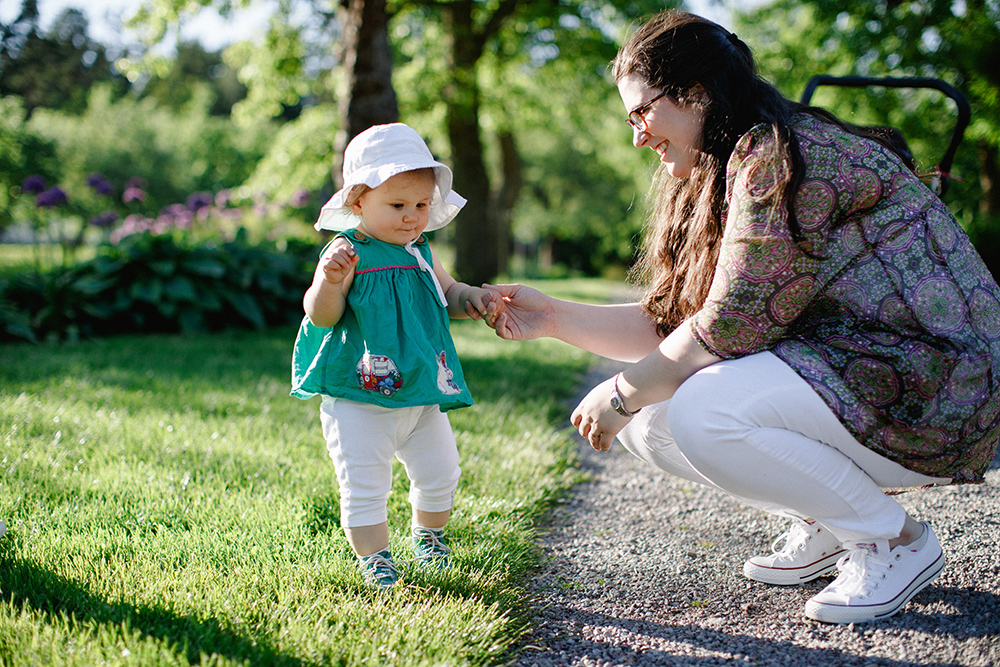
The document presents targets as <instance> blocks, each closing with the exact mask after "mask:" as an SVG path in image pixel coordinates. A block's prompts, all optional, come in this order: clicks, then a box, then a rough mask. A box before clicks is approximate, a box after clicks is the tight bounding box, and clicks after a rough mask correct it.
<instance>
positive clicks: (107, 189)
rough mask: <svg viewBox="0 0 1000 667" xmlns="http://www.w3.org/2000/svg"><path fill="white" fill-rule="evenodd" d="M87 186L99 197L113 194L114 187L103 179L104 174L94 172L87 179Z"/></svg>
mask: <svg viewBox="0 0 1000 667" xmlns="http://www.w3.org/2000/svg"><path fill="white" fill-rule="evenodd" d="M87 185H89V186H90V189H91V190H93V191H94V192H96V193H97V194H99V195H113V194H114V193H115V189H114V187H113V186H112V185H111V183H109V182H108V179H106V178H104V174H98V173H96V172H95V173H93V174H91V175H90V176H88V177H87Z"/></svg>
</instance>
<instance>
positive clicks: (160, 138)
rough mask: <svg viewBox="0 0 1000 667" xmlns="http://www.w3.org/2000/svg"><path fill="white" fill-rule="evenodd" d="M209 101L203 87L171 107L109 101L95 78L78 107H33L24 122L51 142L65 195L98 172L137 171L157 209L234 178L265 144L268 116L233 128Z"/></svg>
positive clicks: (115, 178) (120, 178)
mask: <svg viewBox="0 0 1000 667" xmlns="http://www.w3.org/2000/svg"><path fill="white" fill-rule="evenodd" d="M209 107H210V102H209V100H208V97H207V95H206V94H205V93H204V92H203V93H201V94H196V96H195V98H194V99H193V101H192V102H191V104H190V105H188V107H186V108H185V109H184V110H182V111H180V112H176V113H175V112H173V111H172V110H170V109H169V108H166V107H161V106H158V105H157V104H156V102H155V100H152V99H147V100H142V101H136V100H134V99H132V98H124V99H120V100H117V101H115V100H113V99H112V96H111V94H110V92H109V91H108V90H107V89H105V88H101V87H100V86H98V87H96V88H95V89H94V91H93V92H92V93H91V96H90V101H89V105H88V107H87V111H86V112H85V113H83V114H82V115H80V116H75V115H71V114H66V113H62V112H57V111H48V110H39V111H38V112H37V113H36V114H35V115H34V116H33V117H32V118H31V120H30V121H29V123H28V128H29V130H30V131H32V132H33V133H34V134H36V135H37V136H39V137H42V138H44V139H45V140H47V141H49V142H51V143H52V144H54V145H56V147H57V156H58V160H59V165H60V171H61V174H60V176H61V179H60V180H61V181H63V182H65V183H66V184H67V187H68V193H69V195H70V200H71V201H72V200H73V199H74V196H75V195H78V194H81V192H82V190H79V189H80V188H82V187H83V186H84V184H85V183H86V177H87V175H89V174H91V173H94V172H98V173H101V174H104V176H105V177H107V178H108V180H110V181H111V182H112V183H118V184H121V183H125V182H127V181H129V180H130V179H132V178H136V177H139V178H141V179H143V180H144V181H145V182H146V184H147V185H146V188H145V189H146V192H147V194H148V196H149V199H148V201H147V202H146V206H147V207H148V208H150V209H152V210H156V209H158V208H161V207H164V206H167V205H169V204H173V203H175V202H179V201H184V200H185V199H186V197H187V196H188V195H189V194H190V193H192V192H199V191H210V192H216V191H218V190H222V189H225V188H232V187H236V186H239V185H240V184H241V183H243V181H244V180H246V178H247V177H248V176H249V175H250V173H251V172H252V171H253V169H254V167H255V165H256V164H257V162H258V161H259V160H260V158H261V157H262V156H263V155H264V153H265V152H266V151H267V149H268V147H269V145H270V143H271V141H272V138H273V133H274V131H275V129H276V128H275V127H273V126H272V125H271V124H270V123H268V122H267V121H262V122H259V123H257V124H255V125H252V126H246V127H242V128H237V127H235V126H234V125H233V124H232V123H230V122H228V120H226V119H222V118H217V117H213V116H211V115H210V114H209V112H208V111H209ZM74 188H76V190H75V189H74Z"/></svg>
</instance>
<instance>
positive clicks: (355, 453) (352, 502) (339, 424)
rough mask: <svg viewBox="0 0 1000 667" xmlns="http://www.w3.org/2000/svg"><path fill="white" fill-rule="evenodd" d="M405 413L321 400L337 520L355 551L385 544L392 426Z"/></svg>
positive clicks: (362, 552) (371, 550)
mask: <svg viewBox="0 0 1000 667" xmlns="http://www.w3.org/2000/svg"><path fill="white" fill-rule="evenodd" d="M403 412H405V409H404V410H392V409H388V408H382V407H379V406H375V405H368V404H366V403H357V402H355V401H347V400H343V399H331V398H326V399H324V400H323V404H322V408H321V410H320V419H321V421H322V424H323V435H324V437H325V438H326V446H327V450H328V451H329V453H330V458H331V459H333V463H334V467H335V468H336V471H337V482H338V484H339V486H340V523H341V525H342V526H343V527H344V532H345V533H346V535H347V541H348V542H350V544H351V547H353V548H354V550H355V552H356V553H357V554H358V555H359V556H367V555H370V554H373V553H375V552H377V551H382V550H384V549H386V548H387V547H388V546H389V528H388V523H387V519H388V515H387V511H386V505H387V503H388V498H389V490H390V488H391V486H392V459H393V457H394V455H395V441H396V434H397V429H396V427H397V424H398V420H399V417H400V416H401V415H402V414H403Z"/></svg>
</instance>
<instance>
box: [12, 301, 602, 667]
mask: <svg viewBox="0 0 1000 667" xmlns="http://www.w3.org/2000/svg"><path fill="white" fill-rule="evenodd" d="M453 331H454V336H455V338H456V344H457V346H458V349H459V353H460V356H461V357H462V360H463V362H462V363H463V367H464V368H465V373H466V376H467V378H468V380H469V384H470V388H471V389H472V393H473V396H474V398H475V399H476V406H475V407H473V408H470V409H465V410H456V411H453V412H451V413H449V417H450V419H451V421H452V424H453V428H454V430H455V432H456V437H457V439H458V442H459V448H460V452H461V455H462V461H461V465H462V469H463V477H462V482H461V485H460V487H459V489H458V492H457V496H456V507H455V511H454V516H453V519H452V521H451V523H450V524H449V537H450V540H451V544H452V547H453V549H454V560H455V568H453V569H452V570H451V571H449V572H445V573H435V572H425V571H422V570H419V569H418V568H416V567H414V566H413V565H411V564H409V563H405V562H404V563H403V564H402V567H401V569H402V572H403V577H402V579H401V582H400V584H398V585H397V587H396V588H394V589H393V590H392V591H390V592H388V593H375V592H373V591H371V590H369V589H367V588H366V587H365V586H364V585H363V584H362V581H361V577H360V574H359V573H358V570H357V567H356V564H355V561H354V557H353V554H352V552H351V550H350V548H349V547H348V545H347V542H346V540H345V539H344V537H343V533H342V531H341V529H340V527H339V519H340V513H339V502H340V500H339V492H338V489H337V484H336V478H335V475H334V470H333V464H332V463H331V462H330V461H329V458H328V454H327V452H326V448H325V444H324V442H323V440H322V436H321V433H320V428H319V420H318V407H319V401H318V399H312V400H309V401H299V400H297V399H293V398H290V397H289V396H288V390H289V374H290V371H289V362H290V356H291V348H292V342H293V340H294V334H295V332H294V330H293V329H280V330H268V331H264V332H255V333H249V332H243V331H235V332H229V333H224V334H219V335H212V336H190V337H182V336H136V337H122V338H109V339H100V340H92V341H87V342H83V343H79V344H75V345H64V346H61V347H50V346H36V345H27V344H23V345H7V346H2V347H0V355H2V356H3V358H4V364H3V367H2V368H0V436H2V438H0V517H2V518H3V519H4V520H5V521H6V522H7V524H8V526H9V532H8V534H7V535H6V536H5V537H4V538H3V539H2V540H0V600H2V602H0V651H2V653H3V654H4V655H6V656H12V658H11V662H9V664H10V665H12V666H16V665H33V664H56V663H58V664H66V665H91V664H96V663H99V662H107V663H109V664H142V665H168V664H169V665H174V664H179V663H181V664H183V663H185V662H202V664H205V660H207V661H208V663H209V664H218V665H230V664H254V665H259V664H270V665H286V664H287V665H302V664H316V665H319V664H331V663H335V664H340V665H360V664H373V663H375V664H380V663H385V662H386V661H389V662H392V663H394V664H401V665H404V664H430V663H434V662H440V661H447V662H452V663H454V662H462V663H467V664H485V663H488V662H493V661H496V660H498V659H499V656H501V655H502V654H503V653H504V651H506V650H508V649H509V648H510V647H511V646H512V645H513V644H514V643H515V642H516V641H517V638H518V637H519V635H520V633H521V632H522V631H523V630H524V627H525V616H524V614H525V607H524V604H525V600H524V595H523V594H522V589H521V586H523V585H524V582H525V576H526V574H527V572H529V571H530V569H531V568H532V567H534V566H535V565H536V564H537V559H538V553H537V548H536V547H535V546H534V539H535V530H536V524H537V523H538V521H539V520H540V519H541V518H543V517H544V515H545V513H546V512H547V511H548V509H549V508H550V507H551V505H552V504H553V503H554V502H555V501H556V500H557V499H558V498H559V497H561V495H562V494H564V493H565V492H566V489H568V487H569V486H571V485H572V484H573V483H574V482H575V481H576V480H577V479H578V476H579V473H578V471H577V470H576V469H575V468H574V463H575V458H574V454H573V445H572V441H571V440H570V438H569V437H568V434H567V432H566V422H565V420H566V407H565V405H564V404H563V401H564V400H565V399H566V397H567V396H569V395H571V394H572V392H573V391H574V390H575V388H576V385H577V383H578V382H579V378H580V376H581V374H582V373H583V372H584V371H585V370H586V368H587V366H588V364H589V363H590V358H589V357H588V356H587V355H585V354H582V353H579V352H578V351H576V350H575V349H573V348H570V347H569V346H566V345H564V344H562V343H559V342H557V341H536V342H530V343H509V342H505V341H502V340H500V339H498V338H496V336H495V335H494V334H493V332H492V331H490V330H489V329H488V328H487V327H485V326H484V325H482V323H474V322H466V321H459V322H455V326H454V328H453ZM407 487H408V483H407V481H406V477H405V475H404V474H403V471H402V469H401V467H400V466H398V465H397V466H396V468H395V476H394V481H393V487H392V492H391V497H390V502H389V512H390V524H391V527H392V541H393V545H394V549H397V550H398V553H399V554H401V560H402V561H405V560H406V558H408V556H407V553H406V552H407V550H408V544H407V542H406V539H405V535H406V534H407V532H408V527H409V518H410V517H409V512H410V509H409V505H408V502H407V490H408V488H407ZM209 656H211V657H210V658H209Z"/></svg>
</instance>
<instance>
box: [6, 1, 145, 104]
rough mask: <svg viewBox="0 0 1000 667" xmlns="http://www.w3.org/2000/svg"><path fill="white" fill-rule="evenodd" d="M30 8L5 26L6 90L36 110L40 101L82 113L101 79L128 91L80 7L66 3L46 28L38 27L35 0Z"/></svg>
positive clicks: (112, 86) (27, 6) (119, 93)
mask: <svg viewBox="0 0 1000 667" xmlns="http://www.w3.org/2000/svg"><path fill="white" fill-rule="evenodd" d="M32 9H34V10H35V11H34V13H32V11H31V10H32ZM24 10H25V11H22V14H21V16H20V17H19V18H18V19H17V20H15V22H14V23H13V24H12V25H11V26H9V27H7V26H0V37H2V39H3V44H2V48H0V95H18V96H20V97H21V98H23V99H24V102H25V108H26V109H27V110H28V112H29V114H30V113H31V112H32V111H33V110H34V109H36V108H40V107H41V108H49V109H60V110H64V111H67V112H71V113H79V112H80V111H82V110H83V109H84V108H85V107H86V105H87V93H88V90H89V89H90V87H91V86H92V85H94V84H95V83H97V82H104V83H105V84H106V85H108V86H109V87H111V88H113V89H114V90H115V92H116V95H122V94H124V93H125V91H126V90H127V89H128V82H127V81H126V80H125V78H124V77H123V76H121V75H120V74H118V73H117V72H115V71H114V69H113V68H112V67H111V63H110V61H109V57H108V54H107V51H106V49H105V47H104V46H103V45H101V44H98V43H96V42H95V41H94V40H92V39H91V38H90V37H89V35H88V34H87V28H88V25H87V19H86V17H84V15H83V13H82V12H80V10H78V9H71V8H70V9H64V10H63V12H62V13H61V14H60V15H59V16H58V17H57V18H56V20H55V22H54V23H53V24H52V26H51V27H50V28H49V30H48V31H47V32H46V33H45V34H40V33H39V32H38V25H37V18H38V17H37V7H36V6H35V3H34V2H31V3H30V6H29V3H28V2H25V3H24Z"/></svg>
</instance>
